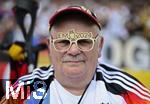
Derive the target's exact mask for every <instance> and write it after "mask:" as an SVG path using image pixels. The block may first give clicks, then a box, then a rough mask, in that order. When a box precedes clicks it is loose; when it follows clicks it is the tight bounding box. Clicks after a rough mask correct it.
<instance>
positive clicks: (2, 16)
mask: <svg viewBox="0 0 150 104" xmlns="http://www.w3.org/2000/svg"><path fill="white" fill-rule="evenodd" d="M14 1H15V0H0V49H3V48H5V47H7V46H8V45H10V44H11V43H13V42H15V41H24V38H23V35H22V33H21V30H20V28H19V27H18V26H17V23H16V20H15V16H14V14H13V12H12V8H13V7H14V5H15V2H14ZM37 1H38V2H39V9H38V13H37V18H36V25H35V30H34V39H33V44H38V43H39V42H40V41H42V39H44V38H45V37H46V36H48V34H49V33H48V21H49V18H50V17H51V16H52V15H53V14H54V12H55V10H56V9H57V8H62V7H64V6H67V5H70V4H72V5H76V4H81V5H84V6H86V7H88V8H90V9H92V10H93V11H94V12H95V13H96V14H97V17H98V19H99V22H100V23H101V25H102V28H103V31H102V32H103V34H104V37H107V38H119V39H121V40H126V39H128V38H130V37H132V36H134V35H140V36H142V37H144V38H145V39H146V40H148V41H149V40H150V4H149V3H148V2H146V1H142V3H137V2H138V1H136V2H132V3H131V2H130V1H128V0H37ZM30 21H31V19H30V16H26V19H25V22H24V23H25V26H26V27H29V24H30Z"/></svg>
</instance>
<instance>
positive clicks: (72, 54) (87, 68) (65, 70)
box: [49, 20, 102, 85]
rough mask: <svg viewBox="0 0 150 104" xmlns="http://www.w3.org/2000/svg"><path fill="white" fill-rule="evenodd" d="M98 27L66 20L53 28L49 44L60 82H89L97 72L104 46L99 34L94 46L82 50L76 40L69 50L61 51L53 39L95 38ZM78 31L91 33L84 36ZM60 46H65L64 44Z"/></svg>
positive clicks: (56, 74) (65, 83)
mask: <svg viewBox="0 0 150 104" xmlns="http://www.w3.org/2000/svg"><path fill="white" fill-rule="evenodd" d="M97 29H98V28H97V27H96V26H90V25H88V24H86V23H84V22H81V21H77V20H68V21H64V22H61V23H60V24H59V25H58V26H55V27H53V28H52V30H51V37H52V39H51V40H50V44H49V49H50V57H51V61H52V64H53V67H54V70H55V77H56V79H57V80H59V82H60V83H63V84H64V85H67V84H68V83H74V82H78V81H81V82H82V81H83V83H89V81H90V80H91V79H92V77H93V74H94V72H95V68H96V65H97V60H98V57H99V54H100V52H99V51H100V50H101V47H102V39H101V37H99V36H98V38H97V39H96V41H95V42H94V46H93V48H92V49H91V50H89V51H82V49H79V48H78V46H77V45H76V44H75V43H74V42H73V43H72V44H71V46H70V48H69V49H68V50H66V51H59V50H56V49H55V47H54V45H53V43H52V40H56V39H61V38H65V39H66V38H67V39H68V38H69V39H70V38H71V40H77V39H79V38H95V37H96V36H97V34H98V33H97ZM71 32H74V33H75V35H76V36H74V35H72V33H71ZM67 33H68V34H67ZM78 33H85V34H89V35H84V36H83V35H81V34H78ZM62 34H65V35H62ZM78 35H79V36H78ZM66 44H67V43H66ZM81 44H84V43H81ZM58 47H59V42H58ZM60 47H63V45H62V46H60ZM58 49H59V48H58Z"/></svg>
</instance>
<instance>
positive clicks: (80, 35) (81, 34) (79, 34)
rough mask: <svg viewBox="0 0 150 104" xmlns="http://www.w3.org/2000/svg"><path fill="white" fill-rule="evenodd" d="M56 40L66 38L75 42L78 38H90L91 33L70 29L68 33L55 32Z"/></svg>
mask: <svg viewBox="0 0 150 104" xmlns="http://www.w3.org/2000/svg"><path fill="white" fill-rule="evenodd" d="M55 35H56V36H55V37H56V38H57V39H58V38H67V39H71V40H76V39H78V38H92V37H93V33H92V32H89V31H76V30H75V29H70V30H68V31H65V32H64V31H63V32H62V31H60V32H56V34H55Z"/></svg>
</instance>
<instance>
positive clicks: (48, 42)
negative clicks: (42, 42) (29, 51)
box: [46, 39, 51, 54]
mask: <svg viewBox="0 0 150 104" xmlns="http://www.w3.org/2000/svg"><path fill="white" fill-rule="evenodd" d="M46 45H47V47H48V53H49V54H50V47H51V42H50V39H47V42H46Z"/></svg>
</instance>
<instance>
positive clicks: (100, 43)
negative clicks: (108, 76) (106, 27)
mask: <svg viewBox="0 0 150 104" xmlns="http://www.w3.org/2000/svg"><path fill="white" fill-rule="evenodd" d="M103 44H104V38H103V37H101V38H100V40H99V44H98V45H99V55H98V57H101V51H102V48H103Z"/></svg>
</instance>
